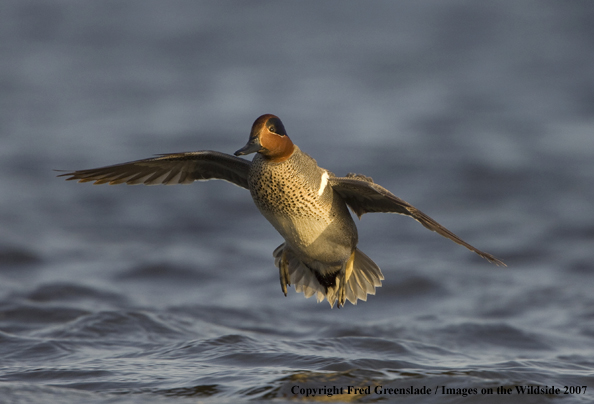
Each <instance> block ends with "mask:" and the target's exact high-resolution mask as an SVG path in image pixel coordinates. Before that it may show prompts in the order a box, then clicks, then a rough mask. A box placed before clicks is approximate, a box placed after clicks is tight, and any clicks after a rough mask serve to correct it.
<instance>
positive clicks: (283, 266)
mask: <svg viewBox="0 0 594 404" xmlns="http://www.w3.org/2000/svg"><path fill="white" fill-rule="evenodd" d="M278 274H279V277H280V284H281V289H282V291H283V293H284V294H285V296H287V286H291V281H290V278H289V260H287V255H286V253H285V250H284V249H283V253H282V256H281V260H280V265H279V266H278Z"/></svg>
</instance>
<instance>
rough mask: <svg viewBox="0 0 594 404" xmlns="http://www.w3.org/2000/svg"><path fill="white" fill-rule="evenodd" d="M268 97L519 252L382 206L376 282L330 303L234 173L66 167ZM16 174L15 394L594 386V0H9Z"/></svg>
mask: <svg viewBox="0 0 594 404" xmlns="http://www.w3.org/2000/svg"><path fill="white" fill-rule="evenodd" d="M263 113H274V114H277V115H279V116H280V117H281V119H282V120H283V122H284V124H285V127H286V128H287V131H288V133H289V135H290V136H291V138H292V139H293V140H294V142H295V143H296V144H298V145H299V146H300V147H301V148H302V149H303V150H304V151H306V152H308V153H309V154H311V155H312V156H313V157H314V158H316V159H317V160H318V163H319V164H320V165H321V166H323V167H325V168H327V169H329V170H331V171H333V172H335V173H336V174H339V175H344V174H346V173H347V172H358V173H363V174H366V175H369V176H371V177H373V178H374V180H375V181H376V182H378V183H380V184H382V185H383V186H385V187H386V188H388V189H390V190H391V191H393V192H394V193H395V194H396V195H398V196H400V197H401V198H403V199H405V200H406V201H408V202H410V203H412V204H414V205H415V206H417V207H418V208H419V209H422V210H423V211H425V212H426V213H428V214H429V215H431V216H432V217H434V218H435V219H436V220H438V221H439V222H441V223H442V224H444V225H445V226H447V227H448V228H450V229H451V230H452V231H454V232H455V233H457V234H458V235H460V236H461V237H462V238H464V239H465V240H467V241H469V242H470V243H472V244H474V245H476V246H477V247H478V248H480V249H483V250H485V251H487V252H489V253H492V254H494V255H495V256H497V257H498V258H501V259H503V260H504V261H505V262H506V263H507V264H508V265H509V267H508V268H498V267H495V266H493V265H490V264H489V263H487V262H486V261H485V260H482V259H480V258H479V257H477V256H475V255H474V254H472V253H470V252H468V251H467V250H465V249H463V248H462V247H460V246H457V245H456V244H454V243H452V242H450V241H448V240H445V239H442V238H441V237H439V236H438V235H436V234H435V233H431V232H428V231H427V230H425V229H424V228H423V227H422V226H420V225H419V224H418V223H416V222H415V221H413V220H411V219H410V218H406V217H402V216H397V215H380V214H368V215H365V216H364V217H363V218H362V220H361V221H360V222H358V225H359V233H360V243H359V247H360V248H361V250H362V251H364V252H365V253H366V254H368V255H369V256H370V257H372V258H373V259H374V261H375V262H377V263H378V264H379V266H380V267H381V268H382V270H383V273H384V275H385V277H386V280H385V281H384V285H383V287H381V288H379V289H378V290H377V294H376V296H370V297H369V299H368V301H367V302H359V304H358V305H357V306H352V305H350V304H348V303H347V306H346V307H345V308H344V309H340V310H337V309H332V310H331V309H330V307H329V305H328V304H327V303H325V302H324V303H320V304H316V302H315V301H314V300H313V299H309V300H307V299H305V298H304V297H303V295H301V294H299V295H298V294H296V293H295V291H294V290H291V291H290V293H289V296H287V297H284V296H283V295H282V292H281V290H280V285H279V282H278V271H277V270H276V269H275V267H274V265H273V260H272V251H273V249H274V248H275V247H276V246H277V245H279V244H280V243H281V242H282V240H281V238H280V236H279V235H278V234H276V232H275V231H274V229H273V228H272V227H271V226H270V225H269V224H268V223H267V222H266V221H265V220H264V219H263V218H262V217H261V216H260V215H259V213H258V212H257V210H256V208H255V207H254V206H253V204H252V202H251V199H250V196H249V193H248V192H247V191H246V190H243V189H240V188H238V187H234V186H232V185H230V184H228V183H225V182H215V181H213V182H208V183H195V184H192V185H190V186H176V187H165V186H161V187H144V186H136V187H131V186H123V185H120V186H114V187H109V186H92V185H89V184H76V183H73V182H65V181H63V180H62V179H58V178H55V175H56V173H55V172H53V171H52V169H82V168H91V167H97V166H101V165H107V164H113V163H118V162H124V161H129V160H134V159H140V158H145V157H150V156H151V155H153V154H156V153H167V152H179V151H190V150H201V149H213V150H220V151H223V152H228V153H232V152H233V151H235V150H237V149H238V148H240V147H241V146H243V145H244V144H245V142H246V140H247V138H248V134H249V129H250V126H251V124H252V122H253V120H254V119H255V118H256V117H257V116H259V115H261V114H263ZM0 169H1V170H0V173H1V174H0V223H1V226H0V403H2V404H4V403H65V404H75V403H76V404H78V403H82V402H84V403H88V404H95V403H149V404H150V403H176V402H179V403H185V402H188V403H196V402H206V403H209V402H216V403H225V402H228V403H241V402H248V401H255V402H285V401H287V402H288V401H295V400H297V401H299V400H305V401H332V400H334V401H339V402H342V401H349V402H350V401H354V402H391V401H406V402H422V403H457V402H463V403H504V402H505V403H510V402H512V403H516V402H517V403H547V402H557V401H562V402H563V403H582V402H583V403H588V402H594V292H593V291H594V264H593V262H594V202H593V201H594V186H593V185H594V3H592V2H591V1H589V0H588V1H586V0H583V1H580V0H575V1H571V2H553V1H542V2H517V1H513V0H495V1H489V2H475V1H443V0H423V1H415V2H392V1H374V2H349V1H324V2H316V1H300V2H273V1H257V2H256V1H252V2H244V1H226V2H196V1H168V2H161V1H147V0H138V1H122V0H118V1H103V2H75V1H66V0H64V1H53V2H47V1H42V0H38V1H34V0H27V1H23V0H5V1H3V2H2V4H1V5H0ZM379 386H381V387H379ZM411 386H412V389H413V391H414V389H423V388H425V390H424V391H427V389H431V394H428V395H427V394H406V390H404V391H400V390H398V389H406V388H411ZM524 386H538V387H540V388H545V389H546V390H545V392H544V393H545V394H529V393H528V392H527V391H525V392H524V393H523V394H520V393H518V388H519V387H524ZM552 386H554V388H558V389H559V390H558V391H556V390H553V391H552V392H551V390H550V388H551V387H552ZM565 386H567V389H566V388H565ZM349 387H351V389H349ZM355 387H356V388H359V389H362V390H359V391H357V392H355V390H354V388H355ZM324 388H325V389H326V390H324ZM367 388H369V390H367ZM376 388H378V389H379V390H378V391H379V393H378V391H376V390H375V389H376ZM498 388H499V393H500V394H498ZM502 388H504V389H505V393H507V392H508V391H510V392H511V394H503V391H502V390H501V389H502ZM578 388H579V389H578ZM308 389H310V390H308ZM312 389H315V390H316V391H315V393H316V396H313V395H312V394H313V393H314V391H313V390H312ZM320 389H322V390H320ZM383 389H396V390H395V391H396V392H399V393H404V394H394V390H393V391H392V393H390V391H389V390H386V391H387V393H383V392H384V390H383ZM508 389H511V390H508ZM578 390H579V392H578ZM417 392H422V390H419V391H417ZM566 392H567V393H571V394H564V393H566ZM328 393H330V394H332V397H328ZM340 393H342V394H340Z"/></svg>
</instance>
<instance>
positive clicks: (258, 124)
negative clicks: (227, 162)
mask: <svg viewBox="0 0 594 404" xmlns="http://www.w3.org/2000/svg"><path fill="white" fill-rule="evenodd" d="M294 148H295V146H293V142H291V139H289V136H287V132H286V131H285V126H284V125H283V123H282V122H281V120H280V119H279V118H278V116H275V115H272V114H265V115H262V116H261V117H259V118H258V119H256V121H255V122H254V124H253V125H252V131H251V132H250V139H249V140H248V142H247V144H246V145H245V146H243V147H242V148H241V149H239V150H237V151H236V152H235V155H236V156H243V155H245V154H250V153H260V154H261V155H263V156H264V157H265V158H267V159H269V160H271V161H273V162H281V161H284V160H286V159H288V158H289V157H291V154H293V150H294Z"/></svg>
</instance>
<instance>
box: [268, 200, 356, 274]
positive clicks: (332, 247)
mask: <svg viewBox="0 0 594 404" xmlns="http://www.w3.org/2000/svg"><path fill="white" fill-rule="evenodd" d="M337 197H338V196H337ZM340 203H343V204H344V202H342V201H340ZM333 205H338V206H339V208H338V209H332V210H331V211H329V212H328V213H329V214H327V215H320V216H315V217H312V216H310V215H306V216H299V215H296V216H289V215H286V214H283V213H278V212H272V211H267V210H263V209H260V211H261V212H262V215H263V216H264V217H265V218H266V219H267V220H268V221H269V222H270V223H271V224H272V226H274V228H275V229H276V230H277V231H278V232H279V233H280V235H281V236H282V237H283V238H284V239H285V241H286V243H287V244H288V245H289V246H290V247H291V248H292V249H293V251H294V252H295V253H296V254H297V256H298V257H299V258H300V259H301V260H302V261H304V262H305V263H306V264H310V265H313V264H314V263H315V262H319V263H321V264H326V265H333V266H334V265H341V264H342V263H343V262H345V261H346V260H347V259H348V258H349V257H350V255H351V253H352V251H353V250H354V249H355V247H356V245H357V241H358V236H357V228H356V227H355V222H354V221H353V219H352V217H351V215H350V214H349V213H348V211H347V208H346V206H343V209H340V205H339V203H334V204H333Z"/></svg>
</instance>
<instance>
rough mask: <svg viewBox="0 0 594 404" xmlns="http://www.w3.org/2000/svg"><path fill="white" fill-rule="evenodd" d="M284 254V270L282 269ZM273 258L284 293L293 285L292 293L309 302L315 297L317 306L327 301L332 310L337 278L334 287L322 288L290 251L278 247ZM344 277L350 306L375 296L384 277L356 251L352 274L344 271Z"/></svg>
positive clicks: (336, 292) (373, 263) (338, 282)
mask: <svg viewBox="0 0 594 404" xmlns="http://www.w3.org/2000/svg"><path fill="white" fill-rule="evenodd" d="M283 254H284V259H285V264H284V265H286V266H287V267H286V268H282V267H283ZM272 255H273V256H274V264H275V265H276V267H277V268H278V269H279V272H280V274H281V286H282V287H283V291H285V290H286V286H288V285H294V286H295V291H296V292H297V293H303V295H304V296H305V297H306V298H308V299H309V298H310V297H312V296H313V295H316V300H317V301H318V303H319V302H321V301H323V300H324V299H327V300H328V303H330V307H334V303H336V301H337V300H338V295H339V287H340V275H338V274H337V276H336V282H335V285H334V286H332V287H325V286H323V285H321V284H320V282H319V281H318V279H317V277H316V275H315V274H314V273H313V270H312V269H310V268H309V267H307V266H306V265H305V264H304V263H303V262H301V260H299V259H298V258H297V256H296V255H295V253H294V252H293V250H291V248H289V247H287V246H286V245H285V244H284V243H283V244H281V245H280V246H278V247H277V248H276V249H275V250H274V252H273V253H272ZM349 272H350V273H349ZM283 273H285V274H288V276H286V275H285V276H283ZM346 275H347V278H346V290H345V295H346V299H347V300H348V301H350V302H351V303H352V304H357V300H358V299H360V300H363V301H366V300H367V295H375V288H376V287H380V286H382V280H383V279H384V275H383V274H382V271H381V270H380V268H379V267H378V266H377V264H376V263H375V262H373V261H372V260H371V258H369V257H368V256H367V255H365V254H364V253H363V252H361V250H359V249H358V248H357V249H356V250H355V257H354V260H353V266H352V271H348V270H347V274H346ZM287 280H288V282H287ZM285 282H286V285H285Z"/></svg>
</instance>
